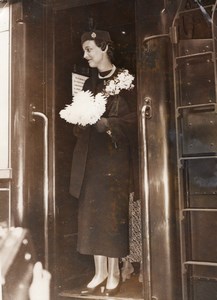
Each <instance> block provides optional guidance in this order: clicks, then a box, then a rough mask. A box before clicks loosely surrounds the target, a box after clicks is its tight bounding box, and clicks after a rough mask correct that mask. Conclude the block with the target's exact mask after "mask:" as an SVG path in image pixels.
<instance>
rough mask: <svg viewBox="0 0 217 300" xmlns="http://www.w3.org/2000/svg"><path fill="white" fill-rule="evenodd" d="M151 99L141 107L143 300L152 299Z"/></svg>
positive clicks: (146, 100)
mask: <svg viewBox="0 0 217 300" xmlns="http://www.w3.org/2000/svg"><path fill="white" fill-rule="evenodd" d="M150 104H151V99H150V98H149V97H146V98H145V104H144V106H143V107H142V110H141V114H142V140H143V147H142V162H143V172H142V199H144V200H145V201H144V204H143V211H144V218H143V224H142V225H143V228H144V233H145V238H144V240H145V241H144V243H145V244H144V247H145V249H144V251H145V253H144V254H145V255H143V257H146V261H145V262H143V272H144V274H145V276H146V279H144V285H145V289H144V290H145V295H144V296H145V299H147V300H150V299H152V296H151V294H152V286H151V251H150V250H151V249H150V217H149V214H150V213H149V178H148V151H147V138H146V136H147V134H146V119H148V118H151V106H150Z"/></svg>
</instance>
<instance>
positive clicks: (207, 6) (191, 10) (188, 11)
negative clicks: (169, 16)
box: [179, 5, 214, 14]
mask: <svg viewBox="0 0 217 300" xmlns="http://www.w3.org/2000/svg"><path fill="white" fill-rule="evenodd" d="M203 8H205V9H209V8H212V9H213V8H214V5H205V6H203ZM194 11H200V7H195V8H191V9H188V10H180V11H179V14H186V13H190V12H194Z"/></svg>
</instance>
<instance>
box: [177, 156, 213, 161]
mask: <svg viewBox="0 0 217 300" xmlns="http://www.w3.org/2000/svg"><path fill="white" fill-rule="evenodd" d="M211 158H217V155H209V156H208V155H207V156H186V157H180V158H179V160H180V161H182V160H194V159H211Z"/></svg>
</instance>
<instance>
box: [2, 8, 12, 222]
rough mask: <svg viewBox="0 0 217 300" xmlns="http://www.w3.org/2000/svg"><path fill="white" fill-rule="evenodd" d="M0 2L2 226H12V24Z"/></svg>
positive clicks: (7, 10) (7, 9)
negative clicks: (10, 24)
mask: <svg viewBox="0 0 217 300" xmlns="http://www.w3.org/2000/svg"><path fill="white" fill-rule="evenodd" d="M9 19H10V17H9V4H8V3H0V65H1V68H0V227H7V226H10V219H11V218H10V197H11V196H10V194H11V193H10V177H11V172H10V26H9Z"/></svg>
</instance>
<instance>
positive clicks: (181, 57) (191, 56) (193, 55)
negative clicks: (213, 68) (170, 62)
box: [176, 51, 213, 60]
mask: <svg viewBox="0 0 217 300" xmlns="http://www.w3.org/2000/svg"><path fill="white" fill-rule="evenodd" d="M212 54H213V52H211V51H207V52H200V53H194V54H188V55H182V56H177V57H176V59H177V60H179V59H180V60H181V59H186V58H194V57H200V56H206V55H212Z"/></svg>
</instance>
